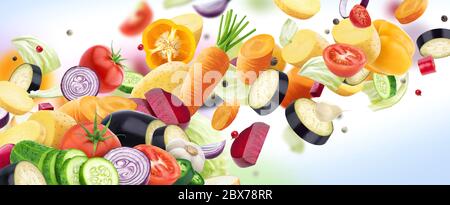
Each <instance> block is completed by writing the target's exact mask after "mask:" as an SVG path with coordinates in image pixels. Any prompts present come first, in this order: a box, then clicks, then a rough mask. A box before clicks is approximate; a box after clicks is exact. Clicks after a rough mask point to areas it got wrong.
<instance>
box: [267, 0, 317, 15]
mask: <svg viewBox="0 0 450 205" xmlns="http://www.w3.org/2000/svg"><path fill="white" fill-rule="evenodd" d="M275 4H276V5H277V6H278V7H279V8H280V9H281V10H282V11H283V12H284V13H286V14H287V15H289V16H292V17H295V18H299V19H309V18H311V17H313V16H314V15H316V14H317V13H318V12H319V11H320V0H275Z"/></svg>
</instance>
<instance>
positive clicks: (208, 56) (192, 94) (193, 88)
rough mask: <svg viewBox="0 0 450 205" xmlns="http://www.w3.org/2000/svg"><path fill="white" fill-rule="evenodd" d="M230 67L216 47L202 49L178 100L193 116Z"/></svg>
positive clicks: (223, 54)
mask: <svg viewBox="0 0 450 205" xmlns="http://www.w3.org/2000/svg"><path fill="white" fill-rule="evenodd" d="M229 66H230V60H229V58H228V56H227V54H226V53H225V52H224V51H222V50H220V49H219V48H216V47H211V48H207V49H204V50H203V51H202V52H201V53H200V54H199V55H198V57H197V59H196V61H195V63H194V65H193V66H192V67H191V68H190V69H189V73H188V74H187V76H186V79H185V80H184V82H183V85H182V87H181V92H180V96H179V97H180V99H181V100H182V101H183V102H184V104H185V105H186V106H187V107H188V109H189V111H190V112H191V116H193V115H194V114H195V113H196V112H197V110H198V109H199V108H200V107H201V106H202V105H203V104H204V103H205V101H206V100H207V99H208V97H209V96H210V95H211V93H212V92H213V90H214V88H215V87H216V85H217V84H218V83H219V82H220V81H221V80H222V77H223V76H224V74H225V72H226V71H227V70H228V67H229Z"/></svg>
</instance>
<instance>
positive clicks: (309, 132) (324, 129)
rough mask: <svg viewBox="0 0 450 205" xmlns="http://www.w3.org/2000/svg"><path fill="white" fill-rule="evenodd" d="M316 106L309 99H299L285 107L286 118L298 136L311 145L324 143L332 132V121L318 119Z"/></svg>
mask: <svg viewBox="0 0 450 205" xmlns="http://www.w3.org/2000/svg"><path fill="white" fill-rule="evenodd" d="M316 107H317V104H316V102H314V101H312V100H310V99H306V98H302V99H299V100H297V101H295V102H294V103H292V104H291V105H290V106H289V107H288V108H287V109H286V119H287V121H288V123H289V125H290V126H291V128H292V129H293V130H294V132H295V133H296V134H297V135H298V136H299V137H300V138H302V139H303V140H305V141H306V142H308V143H311V144H313V145H324V144H325V143H326V142H327V141H328V139H329V138H330V136H331V135H332V134H333V131H334V127H333V122H322V121H320V120H319V119H318V118H317V115H316Z"/></svg>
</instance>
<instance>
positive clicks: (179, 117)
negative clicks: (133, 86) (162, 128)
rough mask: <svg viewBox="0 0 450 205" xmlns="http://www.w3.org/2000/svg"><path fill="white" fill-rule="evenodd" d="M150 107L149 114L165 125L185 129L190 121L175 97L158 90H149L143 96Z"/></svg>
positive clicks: (185, 109)
mask: <svg viewBox="0 0 450 205" xmlns="http://www.w3.org/2000/svg"><path fill="white" fill-rule="evenodd" d="M145 98H146V99H147V102H148V104H149V106H150V110H149V112H150V113H152V112H153V114H152V115H153V116H155V117H156V118H158V119H160V120H161V121H163V122H164V123H165V124H167V125H178V126H180V127H182V128H186V127H187V125H188V124H189V121H191V113H190V112H189V109H188V108H187V107H186V106H185V105H184V104H183V102H182V101H181V100H180V99H179V98H178V97H176V96H174V95H172V94H171V93H168V92H166V91H164V90H163V89H160V88H155V89H153V90H150V91H149V92H147V93H146V94H145Z"/></svg>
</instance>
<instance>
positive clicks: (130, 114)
mask: <svg viewBox="0 0 450 205" xmlns="http://www.w3.org/2000/svg"><path fill="white" fill-rule="evenodd" d="M110 120H111V122H110V125H109V127H108V128H109V130H111V132H113V133H114V134H116V135H117V137H118V138H119V140H120V142H121V144H122V146H124V147H135V146H137V145H141V144H145V140H146V134H147V127H148V125H149V124H150V123H151V122H153V121H155V120H156V119H155V118H154V117H152V116H150V115H147V114H145V113H141V112H136V111H119V112H115V113H113V114H111V115H110V116H108V117H106V118H105V119H104V120H103V121H102V124H103V125H107V124H108V121H110Z"/></svg>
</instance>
